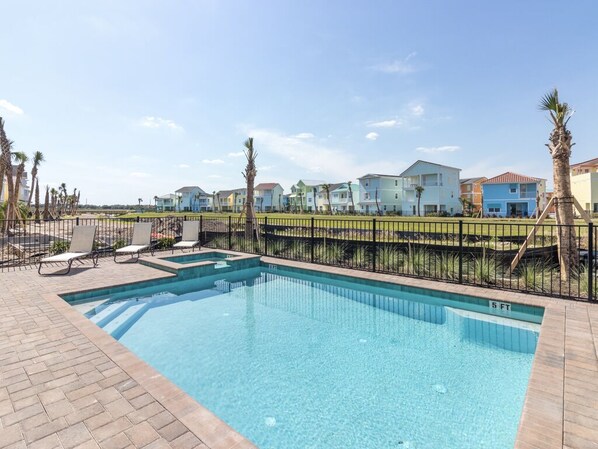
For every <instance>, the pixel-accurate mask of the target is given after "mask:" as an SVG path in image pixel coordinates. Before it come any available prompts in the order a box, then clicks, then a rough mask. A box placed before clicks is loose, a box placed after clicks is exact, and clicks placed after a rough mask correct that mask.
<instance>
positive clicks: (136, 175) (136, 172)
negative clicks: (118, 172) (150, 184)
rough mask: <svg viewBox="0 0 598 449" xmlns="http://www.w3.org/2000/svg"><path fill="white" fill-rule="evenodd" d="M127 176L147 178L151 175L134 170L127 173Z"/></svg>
mask: <svg viewBox="0 0 598 449" xmlns="http://www.w3.org/2000/svg"><path fill="white" fill-rule="evenodd" d="M129 176H130V177H132V178H149V177H150V176H151V175H150V174H149V173H144V172H140V171H134V172H131V173H129Z"/></svg>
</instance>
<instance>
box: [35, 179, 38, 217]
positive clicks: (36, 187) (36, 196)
mask: <svg viewBox="0 0 598 449" xmlns="http://www.w3.org/2000/svg"><path fill="white" fill-rule="evenodd" d="M35 222H36V223H39V183H36V184H35Z"/></svg>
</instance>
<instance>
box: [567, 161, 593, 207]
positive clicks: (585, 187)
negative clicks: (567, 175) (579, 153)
mask: <svg viewBox="0 0 598 449" xmlns="http://www.w3.org/2000/svg"><path fill="white" fill-rule="evenodd" d="M571 192H572V193H573V196H574V197H575V199H577V201H578V202H579V204H580V205H581V207H583V208H584V209H585V210H586V211H587V212H590V213H592V212H595V213H598V158H595V159H591V160H589V161H585V162H580V163H579V164H573V165H571Z"/></svg>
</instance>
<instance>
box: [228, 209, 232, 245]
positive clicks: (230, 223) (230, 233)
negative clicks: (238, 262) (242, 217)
mask: <svg viewBox="0 0 598 449" xmlns="http://www.w3.org/2000/svg"><path fill="white" fill-rule="evenodd" d="M228 249H229V250H230V249H233V225H232V217H231V216H230V215H229V216H228Z"/></svg>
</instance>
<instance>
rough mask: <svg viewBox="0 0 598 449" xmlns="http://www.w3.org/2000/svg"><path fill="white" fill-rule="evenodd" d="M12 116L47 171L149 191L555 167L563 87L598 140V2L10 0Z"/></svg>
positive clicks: (591, 152) (6, 80) (19, 140)
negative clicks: (252, 162)
mask: <svg viewBox="0 0 598 449" xmlns="http://www.w3.org/2000/svg"><path fill="white" fill-rule="evenodd" d="M2 15H3V21H2V27H0V41H1V42H2V53H1V58H2V70H0V115H2V116H3V117H4V119H5V121H6V131H7V134H8V136H9V138H11V139H12V140H14V141H15V148H16V149H18V150H21V151H25V152H27V153H32V152H33V151H35V150H39V151H42V152H43V153H44V154H45V156H46V159H47V162H45V163H44V165H43V166H42V167H41V168H40V181H41V183H42V185H45V184H49V185H57V184H59V183H60V182H66V184H67V186H68V187H69V189H71V188H73V187H77V188H79V189H81V190H82V199H83V200H87V201H88V202H89V203H116V202H119V203H136V201H137V198H139V197H141V198H143V199H144V202H145V203H147V202H149V201H150V199H151V198H152V197H153V196H154V195H161V194H165V193H169V192H173V191H174V190H175V189H176V188H178V187H180V186H182V185H199V186H201V187H202V188H203V189H204V190H206V191H209V192H211V191H213V190H219V189H224V188H235V187H241V186H242V185H243V177H242V176H241V171H242V170H243V167H244V158H243V157H242V155H241V153H240V152H241V151H242V150H243V141H244V140H245V138H246V137H247V136H248V135H251V136H253V137H254V138H255V147H256V149H257V151H258V179H257V181H258V182H280V183H281V184H282V185H283V187H285V188H289V187H290V185H291V184H292V183H293V182H295V181H296V180H297V179H300V178H306V179H325V180H328V181H330V182H335V181H344V180H348V179H355V178H357V177H358V176H360V175H363V174H365V173H367V172H381V173H389V174H392V173H400V172H401V171H402V170H403V169H404V168H406V167H407V166H409V165H410V164H411V163H412V162H414V161H415V160H417V159H424V160H430V161H433V162H438V163H442V164H447V165H451V166H456V167H459V168H462V169H463V171H462V177H469V176H488V177H490V176H494V175H497V174H499V173H501V172H504V171H506V170H512V171H516V172H521V173H524V174H528V175H532V176H540V177H545V178H548V179H549V187H550V186H551V184H552V183H551V181H550V178H551V176H552V170H551V159H550V156H549V154H548V151H547V149H546V147H545V146H544V144H545V143H546V140H547V138H548V134H549V132H550V125H549V123H548V121H547V120H546V117H545V115H544V114H543V113H542V112H540V111H539V110H538V109H537V104H538V101H539V99H540V97H541V96H542V95H543V94H544V93H545V92H547V91H548V90H549V89H551V88H552V87H555V86H556V87H558V88H559V90H560V92H561V97H562V99H563V100H565V101H567V102H569V103H570V104H571V105H572V106H573V107H574V109H575V110H576V114H575V115H574V117H573V119H572V120H571V122H570V129H571V131H572V133H573V136H574V141H575V142H576V146H575V147H574V152H573V161H574V162H578V161H582V160H586V159H590V158H593V157H596V156H598V154H596V150H597V149H598V135H597V134H596V133H595V130H596V119H597V111H598V90H597V88H596V86H597V80H598V58H596V51H597V49H598V28H597V27H596V26H595V19H596V17H598V3H597V2H595V1H592V0H588V1H571V2H562V1H551V0H541V1H540V0H538V1H532V0H528V1H503V2H489V1H478V0H470V1H457V0H455V1H445V0H438V1H425V0H423V1H422V0H419V1H370V2H361V1H356V2H346V1H326V2H323V1H312V0H305V1H293V2H290V1H282V0H281V1H259V0H256V1H251V2H249V1H236V2H233V1H186V2H185V1H179V2H167V1H138V2H137V1H126V2H123V1H113V2H111V1H102V2H81V1H71V2H69V1H62V2H46V1H39V2H32V1H26V0H23V1H16V0H15V1H7V2H3V6H2Z"/></svg>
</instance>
